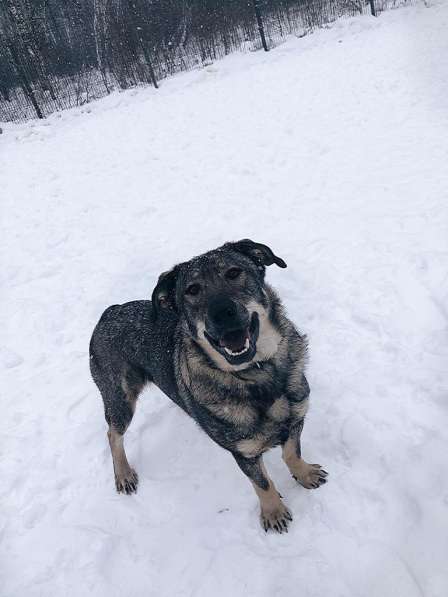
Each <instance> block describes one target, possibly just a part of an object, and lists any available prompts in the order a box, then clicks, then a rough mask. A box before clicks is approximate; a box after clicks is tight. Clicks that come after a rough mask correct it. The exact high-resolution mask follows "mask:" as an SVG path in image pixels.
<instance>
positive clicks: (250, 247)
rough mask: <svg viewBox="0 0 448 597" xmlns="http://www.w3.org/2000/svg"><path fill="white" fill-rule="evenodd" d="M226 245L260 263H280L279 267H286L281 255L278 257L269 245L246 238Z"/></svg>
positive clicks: (259, 264)
mask: <svg viewBox="0 0 448 597" xmlns="http://www.w3.org/2000/svg"><path fill="white" fill-rule="evenodd" d="M224 246H225V247H227V248H229V249H232V251H238V252H239V253H243V255H246V256H247V257H249V258H250V259H252V261H253V262H254V263H255V264H256V265H258V266H262V267H264V266H265V265H272V264H273V263H275V265H278V267H286V263H285V262H284V261H283V259H282V258H281V257H277V255H275V254H274V252H273V251H272V250H271V249H270V248H269V247H268V246H267V245H262V244H261V243H254V241H253V240H249V239H248V238H245V239H244V240H239V241H238V242H236V243H226V244H225V245H224Z"/></svg>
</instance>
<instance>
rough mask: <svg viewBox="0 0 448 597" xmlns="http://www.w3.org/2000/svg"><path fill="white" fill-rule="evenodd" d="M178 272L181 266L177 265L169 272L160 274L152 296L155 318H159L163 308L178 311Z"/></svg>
mask: <svg viewBox="0 0 448 597" xmlns="http://www.w3.org/2000/svg"><path fill="white" fill-rule="evenodd" d="M178 273H179V268H178V267H177V266H176V267H173V269H171V270H169V271H168V272H163V274H160V276H159V281H158V282H157V286H156V287H155V288H154V290H153V293H152V297H151V302H152V308H153V315H154V319H156V318H157V316H158V314H159V313H160V311H161V310H162V309H171V310H172V311H177V304H176V282H177V276H178Z"/></svg>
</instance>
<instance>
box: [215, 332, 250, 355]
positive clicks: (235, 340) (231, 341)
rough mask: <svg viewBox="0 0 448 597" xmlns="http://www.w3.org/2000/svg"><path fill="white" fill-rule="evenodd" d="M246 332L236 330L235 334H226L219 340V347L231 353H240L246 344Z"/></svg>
mask: <svg viewBox="0 0 448 597" xmlns="http://www.w3.org/2000/svg"><path fill="white" fill-rule="evenodd" d="M246 338H247V330H236V331H235V332H227V334H224V336H223V337H222V338H221V339H220V341H219V345H220V346H222V347H223V348H224V347H226V348H228V349H229V350H231V351H233V352H240V351H241V350H243V348H244V345H245V343H246Z"/></svg>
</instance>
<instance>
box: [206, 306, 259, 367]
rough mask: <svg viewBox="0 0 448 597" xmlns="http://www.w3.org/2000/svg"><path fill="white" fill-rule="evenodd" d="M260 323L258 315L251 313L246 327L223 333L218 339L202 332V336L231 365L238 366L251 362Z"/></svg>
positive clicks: (255, 350) (255, 348) (255, 349)
mask: <svg viewBox="0 0 448 597" xmlns="http://www.w3.org/2000/svg"><path fill="white" fill-rule="evenodd" d="M259 331H260V321H259V319H258V313H253V314H252V317H251V319H250V323H249V325H248V326H247V327H245V328H241V329H238V330H232V331H231V332H225V333H224V334H223V335H222V336H221V337H220V338H214V337H213V336H212V335H211V334H209V333H208V332H207V330H205V331H204V335H205V337H206V338H207V340H208V341H209V343H210V344H211V345H212V346H213V348H214V349H215V350H217V351H218V352H219V353H220V354H222V356H223V357H224V358H225V359H226V360H227V361H228V362H229V363H230V364H232V365H240V364H242V363H247V362H248V361H251V360H252V359H253V358H254V356H255V353H256V352H257V340H258V333H259Z"/></svg>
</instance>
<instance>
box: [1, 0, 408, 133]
mask: <svg viewBox="0 0 448 597" xmlns="http://www.w3.org/2000/svg"><path fill="white" fill-rule="evenodd" d="M406 1H407V0H224V1H223V0H1V2H0V120H4V121H8V120H23V119H26V118H30V117H36V116H38V117H39V118H42V117H45V116H46V115H48V114H50V113H51V112H54V111H55V110H60V109H64V108H68V107H72V106H76V105H82V104H84V103H87V102H88V101H91V100H92V99H94V98H98V97H101V96H104V95H106V94H108V93H110V92H111V91H112V90H113V89H117V88H120V89H126V88H128V87H132V86H135V85H138V84H140V83H150V84H152V85H157V82H158V81H160V79H163V78H164V77H166V76H167V75H170V74H172V73H175V72H177V71H180V70H187V69H191V68H195V67H199V66H203V65H205V64H209V63H210V62H212V61H214V60H216V59H217V58H220V57H222V56H225V55H226V54H228V53H230V52H232V51H234V50H236V49H242V48H244V49H249V50H257V49H261V48H262V47H263V46H265V49H270V48H272V47H273V46H275V45H276V44H277V43H278V42H279V41H280V40H281V39H282V38H283V37H285V36H286V35H288V34H291V33H294V34H296V35H305V34H306V33H309V32H310V31H312V30H313V29H315V28H316V27H321V26H323V25H324V24H325V23H329V22H331V21H334V20H335V19H336V18H338V17H340V16H343V15H347V16H349V15H356V14H362V13H370V12H372V13H376V14H378V13H379V12H381V11H382V10H384V9H385V8H389V7H393V6H397V5H399V4H404V3H406Z"/></svg>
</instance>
